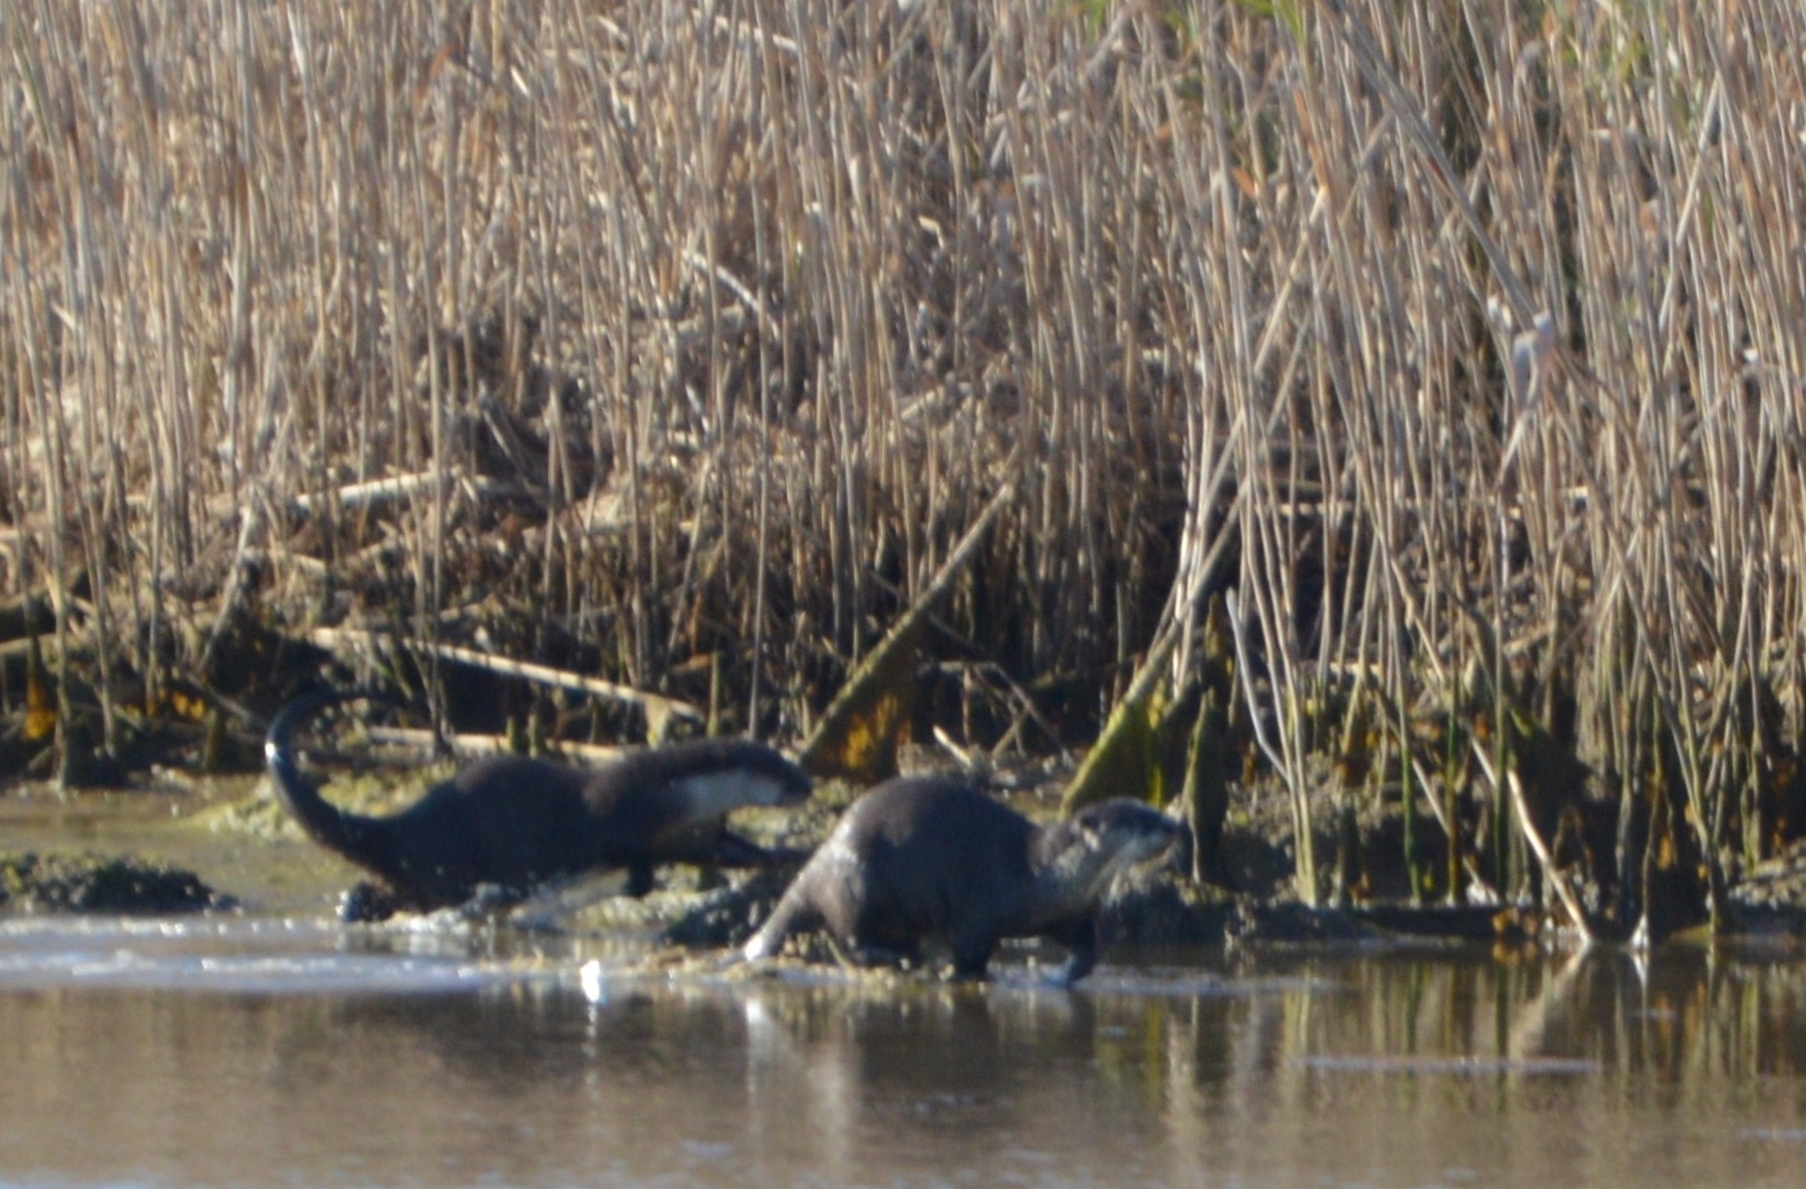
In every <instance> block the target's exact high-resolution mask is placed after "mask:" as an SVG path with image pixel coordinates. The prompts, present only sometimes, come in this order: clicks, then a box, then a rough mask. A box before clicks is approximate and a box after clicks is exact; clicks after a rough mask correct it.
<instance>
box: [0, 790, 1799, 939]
mask: <svg viewBox="0 0 1806 1189" xmlns="http://www.w3.org/2000/svg"><path fill="white" fill-rule="evenodd" d="M443 774H444V770H443V769H440V768H432V769H429V770H425V771H415V772H413V773H410V774H409V775H408V776H407V777H406V778H405V779H397V777H396V775H395V774H394V773H391V772H383V773H377V774H369V773H365V774H359V775H356V776H348V777H344V778H340V779H335V780H333V781H331V782H330V784H329V785H328V788H327V790H326V791H327V795H328V796H329V797H331V798H332V799H333V800H334V801H335V802H336V803H339V804H342V805H346V806H351V807H356V808H358V809H360V810H362V811H365V812H377V813H383V812H392V811H393V810H394V809H396V808H398V807H399V806H402V805H405V804H407V803H409V802H411V801H412V800H413V799H414V798H415V797H417V796H418V795H419V792H420V790H421V789H422V788H423V787H425V785H426V784H428V783H430V781H431V779H434V778H437V777H438V776H442V775H443ZM184 789H185V791H183V792H181V793H179V794H171V793H168V792H164V793H159V794H151V793H137V794H116V795H112V796H109V797H105V798H98V799H92V800H88V801H78V802H73V803H71V802H65V801H62V800H50V799H46V800H45V801H44V803H43V804H42V806H41V808H40V809H39V811H38V816H39V817H41V818H43V819H44V820H46V821H48V822H49V823H50V825H48V826H44V827H40V828H37V829H35V830H33V831H32V832H31V834H30V841H31V845H30V846H29V847H28V848H20V849H16V850H14V851H12V852H10V853H4V854H0V913H48V912H71V913H103V914H118V913H132V914H147V915H154V914H180V913H194V912H220V911H237V912H249V913H259V912H269V911H281V912H285V913H288V912H294V913H297V914H300V915H307V914H317V915H320V916H328V915H331V914H332V913H333V912H334V911H335V910H336V907H337V905H336V899H335V897H336V894H337V890H339V889H343V888H345V887H348V886H350V884H351V883H352V882H353V881H354V879H355V878H356V874H355V872H353V870H352V869H351V868H350V867H348V866H346V865H345V864H343V863H341V862H340V861H339V860H337V859H336V858H334V857H332V856H330V855H327V854H326V853H325V852H323V851H320V850H318V849H317V848H314V847H313V846H312V845H311V844H309V843H307V842H306V840H305V839H304V838H302V837H301V835H300V832H299V830H298V829H297V828H296V826H295V825H294V823H293V822H292V821H290V820H289V819H288V818H287V817H286V816H285V815H284V814H283V813H282V812H281V810H280V809H279V807H277V806H276V805H275V803H274V802H273V801H272V800H271V798H270V797H269V795H268V791H267V789H266V788H264V787H263V784H262V782H261V781H259V782H257V783H256V784H255V785H253V784H251V783H250V782H249V781H245V782H240V783H238V784H235V785H228V786H224V787H221V788H215V787H212V786H208V785H204V784H198V783H197V784H193V785H189V786H184ZM853 792H854V791H853V790H852V789H850V788H849V787H846V786H844V785H842V784H840V783H828V784H825V785H823V786H821V787H820V788H819V789H818V791H817V793H816V795H815V796H814V797H813V798H811V800H810V802H809V803H808V804H806V805H804V806H801V807H798V808H795V809H767V810H753V811H746V812H742V813H740V814H737V815H736V816H735V818H734V824H735V828H736V830H737V831H739V832H741V833H743V834H744V835H745V836H746V837H748V838H749V839H751V840H753V841H755V842H757V843H759V844H760V845H763V846H768V847H774V848H789V849H793V850H798V851H807V850H809V849H812V848H813V847H814V846H815V845H817V844H818V843H819V842H820V841H821V839H822V838H824V837H825V836H826V834H827V833H828V831H829V830H830V829H831V828H832V826H833V824H834V822H835V821H836V820H837V819H838V817H839V814H840V812H841V810H842V809H844V807H845V806H846V805H847V804H848V803H849V802H850V801H851V799H852V796H853ZM1057 795H1058V794H1057V786H1056V785H1055V784H1053V783H1048V784H1046V785H1044V786H1038V787H1029V788H1026V789H1018V790H1014V791H1012V792H1009V793H1008V794H1007V799H1008V800H1009V801H1010V802H1011V804H1013V805H1014V806H1015V807H1016V808H1018V809H1020V810H1022V811H1023V812H1025V813H1028V814H1030V815H1031V816H1036V817H1046V816H1050V815H1051V814H1053V813H1055V812H1057ZM7 800H8V806H7V818H6V820H7V822H8V825H9V827H16V826H18V825H20V824H21V823H24V822H27V821H29V820H31V818H32V816H33V813H34V802H32V801H31V800H30V799H29V798H25V799H21V798H19V797H17V796H11V797H9V798H7ZM109 821H111V822H114V823H116V824H118V825H119V826H120V827H121V829H120V830H119V831H116V832H114V833H109V832H108V831H107V830H105V829H104V828H103V826H104V824H105V823H107V822H109ZM59 823H61V824H59ZM1395 836H1396V823H1393V824H1392V825H1390V826H1388V825H1386V824H1385V823H1375V824H1374V825H1373V826H1372V828H1371V829H1364V830H1363V831H1362V832H1361V837H1360V848H1359V854H1360V856H1361V862H1362V864H1364V866H1365V869H1367V870H1369V871H1380V870H1382V869H1383V867H1384V865H1385V864H1386V863H1387V862H1388V861H1389V859H1388V856H1389V855H1391V854H1396V849H1395V845H1394V843H1395ZM114 838H118V839H120V840H122V841H123V843H124V844H123V845H122V844H121V843H120V842H114V841H113V840H114ZM109 843H111V844H112V845H111V848H109ZM1289 846H1290V842H1289V838H1288V837H1287V836H1286V833H1285V831H1284V830H1283V828H1282V827H1281V825H1280V824H1279V823H1278V822H1277V821H1275V820H1273V819H1272V818H1271V817H1270V816H1263V815H1251V816H1250V815H1232V816H1231V819H1230V820H1229V821H1228V822H1227V823H1226V827H1225V831H1224V837H1223V843H1222V850H1223V856H1224V858H1225V861H1226V865H1227V868H1228V870H1229V871H1230V872H1231V876H1232V879H1233V881H1234V883H1235V885H1236V886H1235V887H1234V888H1233V889H1226V888H1217V887H1208V886H1200V885H1198V884H1196V883H1194V882H1193V881H1192V880H1191V879H1190V878H1189V877H1188V876H1187V875H1186V874H1185V872H1186V871H1187V870H1188V869H1189V856H1188V855H1186V854H1184V853H1178V854H1175V855H1174V856H1172V857H1171V859H1170V860H1169V861H1168V862H1166V863H1165V864H1163V865H1162V866H1160V867H1157V868H1152V869H1148V870H1144V871H1142V872H1138V873H1136V875H1135V876H1134V877H1133V878H1131V879H1126V880H1123V881H1120V882H1119V885H1118V886H1117V887H1116V888H1115V889H1113V891H1112V893H1111V895H1110V896H1109V898H1108V899H1107V901H1106V903H1105V906H1104V910H1103V928H1104V933H1105V936H1106V938H1107V939H1108V941H1109V942H1110V943H1112V944H1139V945H1201V946H1222V945H1230V946H1238V945H1265V944H1351V943H1352V944H1362V945H1388V944H1425V943H1440V942H1450V943H1453V942H1460V943H1475V942H1481V943H1488V944H1494V945H1499V946H1505V947H1519V946H1547V947H1563V946H1567V945H1571V944H1573V943H1574V942H1575V940H1576V937H1575V935H1574V934H1573V932H1572V931H1571V930H1569V929H1567V928H1565V927H1564V923H1563V921H1562V920H1561V918H1560V916H1559V914H1556V913H1550V912H1546V911H1543V910H1541V909H1538V908H1535V907H1532V906H1521V905H1447V904H1418V905H1414V904H1411V903H1409V902H1408V901H1405V900H1403V899H1402V898H1401V899H1384V898H1366V899H1361V898H1357V897H1352V896H1351V897H1347V898H1346V899H1345V901H1344V902H1343V903H1342V904H1339V905H1335V906H1330V907H1307V906H1305V905H1304V904H1302V903H1300V902H1299V901H1298V899H1297V898H1296V896H1295V895H1293V894H1292V893H1293V885H1292V880H1291V859H1290V853H1289ZM170 855H175V856H177V861H171V859H170V858H169V856H170ZM203 871H204V872H207V873H209V875H203V874H202V873H201V872H203ZM297 872H299V874H297ZM213 873H218V874H213ZM793 873H794V868H791V869H777V870H772V871H766V872H754V873H732V874H727V875H723V874H720V873H713V872H704V871H698V870H696V869H694V868H689V867H681V866H680V867H670V868H666V869H663V870H661V871H660V873H659V886H658V888H657V889H656V890H655V891H654V892H653V893H651V894H650V895H648V896H646V897H644V898H642V899H633V898H630V897H627V896H624V895H621V894H619V893H620V884H621V879H620V877H619V875H618V874H613V873H605V874H603V875H600V876H598V877H595V878H594V879H591V880H587V881H584V882H583V883H581V884H579V885H577V886H575V887H571V888H566V889H562V890H560V891H559V892H557V893H553V894H547V895H544V896H541V897H537V898H535V899H534V900H532V901H530V902H529V903H528V904H526V905H524V906H522V907H521V908H519V909H517V910H516V911H515V912H514V913H513V914H511V916H510V918H509V919H508V922H507V927H519V928H525V929H532V930H553V931H561V932H569V933H575V934H591V935H609V934H616V935H635V936H641V937H655V938H657V939H658V940H659V941H660V942H661V943H663V944H665V945H668V946H670V947H673V949H674V950H676V951H679V952H683V951H706V950H710V949H720V948H724V947H731V946H737V945H739V944H740V943H742V942H744V941H745V940H746V939H747V938H748V937H749V936H750V935H751V934H752V932H753V931H754V930H755V929H756V928H757V926H758V924H759V923H760V922H761V921H762V920H763V919H764V918H765V916H766V915H767V914H768V913H769V912H770V910H771V908H772V906H773V905H774V904H775V902H776V900H777V898H778V896H779V895H780V894H781V893H782V891H783V889H784V887H785V885H786V883H787V881H788V879H789V877H790V876H791V875H792V874H793ZM1370 878H1372V877H1371V876H1370ZM273 881H285V886H283V887H280V888H278V887H277V886H276V883H275V882H273ZM297 883H298V884H299V885H300V890H299V891H298V892H297V891H295V890H294V885H296V884H297ZM1732 895H1733V901H1732V910H1731V912H1730V913H1728V914H1727V923H1728V925H1729V926H1730V929H1731V931H1732V932H1733V933H1737V934H1745V935H1751V936H1758V937H1762V938H1767V939H1771V940H1772V939H1783V940H1786V941H1788V942H1789V943H1792V942H1793V941H1795V940H1796V939H1801V938H1806V848H1797V849H1796V851H1792V852H1789V853H1788V854H1786V855H1783V856H1782V857H1781V858H1779V859H1777V860H1775V861H1774V862H1772V863H1769V864H1765V865H1764V866H1763V867H1762V868H1759V869H1757V870H1755V871H1752V872H1750V873H1749V874H1748V876H1747V877H1746V878H1744V879H1743V880H1741V881H1740V882H1739V883H1737V884H1736V885H1734V887H1733V892H1732ZM458 920H459V918H458V915H457V914H456V913H450V914H448V915H447V921H446V924H447V925H448V927H451V926H454V925H456V924H457V923H458ZM498 923H499V922H498ZM1600 940H1603V941H1615V940H1622V939H1621V938H1618V937H1615V936H1613V935H1611V934H1609V933H1603V932H1602V933H1601V934H1600ZM1657 940H1659V939H1657ZM793 946H794V947H795V949H794V952H795V953H796V954H797V955H798V956H800V957H802V958H806V959H809V960H821V961H828V960H831V956H830V955H829V954H828V953H827V952H826V949H825V947H823V946H821V945H820V943H819V942H816V941H813V940H809V939H804V940H802V941H801V942H800V943H797V942H793Z"/></svg>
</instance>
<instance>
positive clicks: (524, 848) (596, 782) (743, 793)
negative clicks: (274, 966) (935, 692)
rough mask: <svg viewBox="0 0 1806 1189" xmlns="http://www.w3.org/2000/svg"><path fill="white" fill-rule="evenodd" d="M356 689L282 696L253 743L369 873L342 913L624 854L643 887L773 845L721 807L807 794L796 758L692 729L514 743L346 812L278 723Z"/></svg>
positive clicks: (521, 882) (554, 872)
mask: <svg viewBox="0 0 1806 1189" xmlns="http://www.w3.org/2000/svg"><path fill="white" fill-rule="evenodd" d="M359 696H362V695H357V694H340V693H337V692H333V691H323V692H321V693H317V694H313V695H310V696H308V697H304V698H302V699H300V700H298V701H295V702H293V703H291V704H290V705H288V706H286V707H284V708H283V710H282V712H281V713H279V714H278V715H277V716H276V719H275V721H274V722H272V723H271V724H270V731H269V735H268V737H267V739H266V741H265V743H264V758H265V761H266V762H267V764H268V766H269V771H270V778H271V782H272V783H273V784H274V785H275V789H276V798H277V800H279V801H281V802H282V805H283V808H285V809H287V810H288V812H289V813H290V814H291V815H292V816H293V817H294V818H295V820H296V821H297V822H299V823H300V824H301V828H302V829H303V830H305V831H306V832H307V835H308V837H309V838H312V839H313V840H314V841H315V842H317V843H319V844H320V845H321V846H324V847H326V848H327V849H328V850H331V851H334V852H336V853H338V854H339V855H341V856H343V857H344V858H346V859H348V860H350V861H351V862H352V863H355V864H357V865H358V866H359V867H362V868H363V869H364V870H365V871H368V872H369V873H370V874H371V875H373V876H375V877H376V880H377V881H378V882H377V883H376V884H374V885H373V884H360V885H358V886H357V887H355V888H353V889H352V891H351V892H350V893H348V894H347V896H346V899H345V902H344V903H343V904H342V905H341V908H340V913H341V915H342V916H344V917H345V919H347V920H380V919H382V918H383V917H387V916H389V915H391V914H392V913H395V912H398V911H404V910H405V911H415V912H428V911H431V910H433V909H437V908H446V907H451V906H455V905H462V904H466V903H468V902H470V901H471V899H472V898H473V897H474V896H477V895H478V894H479V893H482V894H483V896H484V897H485V899H486V900H488V901H489V902H492V903H497V904H506V903H508V902H509V901H511V900H516V899H519V898H521V897H523V896H525V895H527V894H528V893H529V892H531V891H532V890H533V889H534V888H535V887H536V886H537V885H539V884H542V883H545V882H546V881H548V880H556V879H559V878H561V877H567V876H574V875H578V874H581V873H584V872H587V871H591V870H595V869H600V868H609V867H621V868H626V870H627V872H628V881H627V891H628V894H630V895H634V896H642V895H644V894H645V893H646V892H648V891H650V890H651V888H652V872H653V869H654V868H655V867H658V866H660V865H661V864H665V863H695V864H699V865H706V866H718V867H756V866H763V865H765V864H767V863H769V862H773V861H775V860H777V859H779V858H780V857H782V856H777V855H774V854H773V853H772V852H768V851H766V850H764V849H763V848H761V847H759V846H756V845H754V844H753V843H751V842H748V841H747V840H746V839H744V838H741V837H739V836H738V835H736V834H733V833H731V832H729V831H728V829H727V825H726V820H725V819H726V816H727V814H728V813H729V812H731V811H732V810H735V809H740V808H744V807H747V806H753V805H783V804H789V803H791V802H795V801H800V800H802V799H804V798H805V797H807V796H808V795H809V778H808V777H807V776H806V775H804V774H803V771H802V769H800V768H798V767H797V766H796V765H795V764H793V763H791V762H790V761H789V760H787V759H785V758H784V757H783V756H782V755H780V754H778V753H777V752H775V751H773V750H772V749H771V748H769V747H764V746H762V745H760V744H757V743H753V742H750V741H748V740H727V739H703V740H694V741H691V742H686V743H678V744H673V745H672V746H669V747H662V748H655V749H650V750H647V751H641V752H636V753H635V754H633V755H630V756H627V757H626V758H624V759H622V760H619V761H617V762H615V763H613V764H610V765H608V766H607V767H604V768H597V769H583V768H577V767H571V766H567V765H563V764H553V763H548V762H546V761H544V760H535V759H527V758H524V757H519V756H496V757H492V758H489V759H484V760H480V761H478V762H477V763H474V764H472V765H470V766H469V767H468V768H465V769H464V770H463V771H461V772H459V773H458V774H457V775H455V776H453V777H452V778H451V779H449V780H447V781H444V782H443V783H441V784H438V785H435V786H434V787H433V788H431V789H429V790H428V791H427V793H426V795H425V796H423V797H421V799H420V800H419V801H417V802H415V803H414V804H413V805H411V806H409V807H408V808H407V809H405V810H403V811H401V812H400V813H397V814H394V815H392V816H389V817H367V816H364V815H361V814H355V813H348V812H346V811H344V810H341V809H339V808H337V807H335V806H333V805H331V804H329V803H328V802H327V801H326V800H325V799H324V798H323V797H321V796H320V792H319V789H318V788H316V787H315V786H314V785H313V784H312V783H311V782H310V781H308V780H307V778H306V777H304V776H303V775H302V774H301V772H300V770H299V769H298V768H297V767H296V764H295V755H294V749H293V747H292V746H291V745H290V742H289V736H290V735H291V734H293V732H294V730H295V728H296V727H298V726H299V725H300V724H301V723H302V722H304V721H306V720H307V719H308V718H309V717H311V716H312V715H313V714H315V713H317V712H318V711H320V710H322V709H324V708H325V707H327V706H329V705H332V704H333V703H335V702H340V701H344V700H347V699H348V698H355V697H359Z"/></svg>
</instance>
